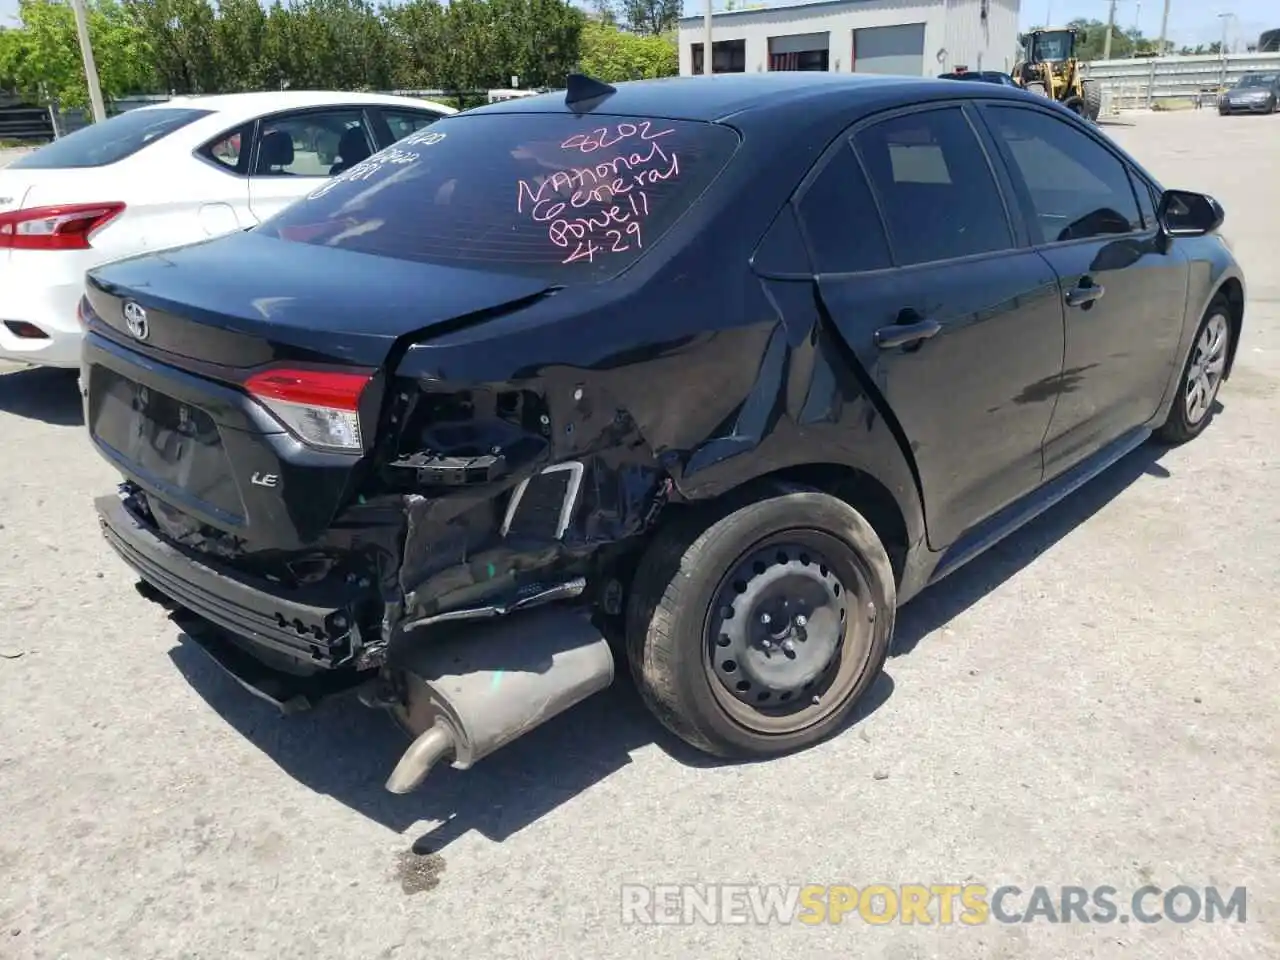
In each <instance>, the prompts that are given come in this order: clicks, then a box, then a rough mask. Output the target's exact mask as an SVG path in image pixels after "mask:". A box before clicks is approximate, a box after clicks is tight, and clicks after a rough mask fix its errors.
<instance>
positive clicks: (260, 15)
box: [212, 0, 279, 93]
mask: <svg viewBox="0 0 1280 960" xmlns="http://www.w3.org/2000/svg"><path fill="white" fill-rule="evenodd" d="M266 34H267V12H266V11H265V10H263V9H262V4H260V3H259V2H258V0H219V2H218V13H217V18H216V19H215V21H214V28H213V51H212V52H213V57H214V60H215V62H216V63H217V65H218V81H219V82H218V89H219V90H221V91H223V92H225V93H237V92H239V91H242V90H262V89H264V88H268V87H270V86H272V84H271V83H270V79H275V81H276V84H278V83H279V79H278V77H272V76H271V74H272V70H271V64H269V63H268V61H267V58H266V56H265V46H264V42H265V39H266Z"/></svg>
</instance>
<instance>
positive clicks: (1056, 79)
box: [1013, 27, 1102, 120]
mask: <svg viewBox="0 0 1280 960" xmlns="http://www.w3.org/2000/svg"><path fill="white" fill-rule="evenodd" d="M1019 39H1020V40H1021V42H1022V47H1023V59H1022V60H1021V61H1019V62H1018V63H1017V64H1015V65H1014V68H1013V82H1014V83H1016V84H1017V85H1018V86H1020V87H1022V88H1023V89H1025V90H1030V91H1032V92H1033V93H1038V94H1040V95H1041V96H1045V97H1049V98H1050V99H1051V100H1057V101H1058V102H1059V103H1061V104H1063V105H1064V106H1066V107H1068V108H1070V109H1071V110H1074V111H1075V112H1076V113H1078V114H1080V115H1081V116H1082V117H1085V118H1086V119H1088V120H1097V119H1098V114H1100V113H1101V112H1102V88H1101V87H1099V86H1098V83H1097V81H1095V80H1086V79H1085V78H1084V73H1083V71H1082V70H1081V64H1080V61H1079V60H1077V59H1076V43H1077V42H1080V43H1083V42H1084V40H1085V34H1084V33H1083V32H1082V31H1077V30H1076V29H1075V28H1074V27H1045V28H1042V29H1040V30H1033V31H1031V32H1030V33H1027V34H1023V35H1022V37H1020V38H1019Z"/></svg>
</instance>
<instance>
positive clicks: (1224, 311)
mask: <svg viewBox="0 0 1280 960" xmlns="http://www.w3.org/2000/svg"><path fill="white" fill-rule="evenodd" d="M1230 355H1231V316H1230V308H1229V307H1228V305H1227V301H1226V300H1225V299H1224V298H1223V297H1221V296H1218V297H1215V298H1214V300H1213V302H1212V303H1211V304H1210V305H1209V309H1208V310H1207V311H1205V316H1204V319H1203V320H1201V321H1200V328H1199V329H1198V330H1197V331H1196V338H1195V340H1194V341H1193V342H1192V344H1191V354H1190V356H1188V357H1187V363H1186V366H1185V367H1184V368H1183V371H1182V378H1181V379H1180V380H1179V381H1178V395H1177V397H1176V398H1175V399H1174V401H1173V407H1172V409H1170V410H1169V416H1168V418H1167V419H1166V420H1165V422H1164V423H1163V424H1162V425H1161V427H1160V429H1159V430H1157V431H1156V438H1157V439H1159V440H1162V441H1164V442H1165V443H1174V444H1177V443H1186V442H1187V441H1188V440H1191V439H1193V438H1194V437H1197V436H1199V435H1200V433H1201V432H1203V430H1204V428H1205V427H1206V426H1208V425H1209V420H1210V419H1212V417H1211V416H1210V414H1211V413H1212V410H1213V403H1214V401H1215V400H1216V399H1217V397H1218V388H1219V387H1221V386H1222V380H1223V377H1224V376H1225V375H1226V371H1227V358H1228V357H1229V356H1230Z"/></svg>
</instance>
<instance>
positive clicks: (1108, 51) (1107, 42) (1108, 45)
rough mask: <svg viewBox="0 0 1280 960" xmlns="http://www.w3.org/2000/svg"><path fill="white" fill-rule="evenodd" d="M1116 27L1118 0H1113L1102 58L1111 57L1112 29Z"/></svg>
mask: <svg viewBox="0 0 1280 960" xmlns="http://www.w3.org/2000/svg"><path fill="white" fill-rule="evenodd" d="M1115 28H1116V0H1111V9H1110V11H1108V13H1107V35H1106V39H1105V40H1104V41H1103V42H1102V59H1103V60H1110V59H1111V31H1113V30H1114V29H1115Z"/></svg>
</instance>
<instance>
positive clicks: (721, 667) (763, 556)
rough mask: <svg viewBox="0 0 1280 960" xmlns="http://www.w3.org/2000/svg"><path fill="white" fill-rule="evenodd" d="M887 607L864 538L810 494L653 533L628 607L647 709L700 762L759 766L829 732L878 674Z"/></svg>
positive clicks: (883, 570) (631, 651) (873, 551)
mask: <svg viewBox="0 0 1280 960" xmlns="http://www.w3.org/2000/svg"><path fill="white" fill-rule="evenodd" d="M896 604H897V594H896V590H895V586H894V579H893V571H892V568H891V566H890V563H889V558H888V556H887V555H886V553H885V550H884V547H883V546H882V545H881V543H880V540H879V538H878V537H877V536H876V533H875V531H874V530H873V529H872V527H871V525H870V524H869V523H868V522H867V521H866V520H865V519H864V518H863V517H862V515H861V514H859V513H858V512H857V511H856V510H854V509H853V508H852V507H850V506H849V505H848V504H846V503H844V502H843V501H841V500H838V499H836V498H834V497H831V496H828V495H826V494H823V493H818V492H811V491H803V492H795V493H785V494H780V495H776V496H769V497H766V498H765V499H763V500H759V501H756V502H754V503H750V504H748V505H745V506H742V507H740V508H739V509H736V510H733V511H732V512H727V513H724V512H722V513H721V514H719V515H718V516H717V518H714V519H713V520H712V522H711V523H710V524H709V525H707V526H705V528H704V527H703V526H702V525H701V524H699V523H697V522H694V523H692V524H691V525H680V524H676V525H672V526H671V527H669V528H666V529H664V530H662V531H660V532H659V533H658V535H657V537H656V538H655V540H654V542H653V543H652V544H651V545H650V548H649V550H648V551H647V553H646V555H645V557H644V558H643V560H642V561H641V563H640V568H639V570H638V571H637V574H636V581H635V586H634V588H633V590H632V594H631V598H630V601H629V604H628V617H627V621H628V622H627V647H628V659H629V661H630V664H631V669H632V673H633V674H634V676H635V678H636V682H637V685H638V686H639V688H640V691H641V694H642V696H643V697H644V700H645V702H646V703H647V705H648V706H649V709H650V710H651V711H652V712H653V713H654V714H655V716H657V717H658V719H659V720H661V721H662V723H663V724H664V725H665V726H666V727H667V728H668V729H670V730H671V731H672V732H673V733H675V734H676V735H677V736H679V737H680V738H681V739H683V740H685V741H686V742H687V743H689V744H691V745H693V746H695V747H697V748H698V749H700V750H703V751H705V752H707V753H710V754H714V755H717V756H725V757H747V756H768V755H774V754H779V753H784V752H787V751H791V750H795V749H799V748H802V747H806V746H809V745H811V744H813V743H816V742H818V741H819V740H821V739H823V738H824V737H825V736H826V735H828V734H829V733H831V732H832V731H833V730H835V729H837V728H838V727H839V726H840V725H841V723H842V722H843V721H844V720H845V718H846V717H847V716H848V715H849V713H850V711H852V710H853V708H854V706H855V705H856V704H857V702H858V700H859V699H860V698H861V697H862V695H863V694H864V693H865V692H866V691H867V689H868V688H870V686H871V684H872V683H873V682H874V681H875V678H876V677H877V675H878V674H879V672H880V669H881V667H882V666H883V664H884V659H885V655H886V653H887V651H888V648H889V640H890V637H891V635H892V633H893V624H894V617H895V613H896Z"/></svg>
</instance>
